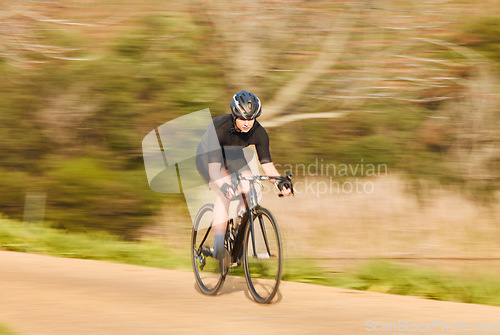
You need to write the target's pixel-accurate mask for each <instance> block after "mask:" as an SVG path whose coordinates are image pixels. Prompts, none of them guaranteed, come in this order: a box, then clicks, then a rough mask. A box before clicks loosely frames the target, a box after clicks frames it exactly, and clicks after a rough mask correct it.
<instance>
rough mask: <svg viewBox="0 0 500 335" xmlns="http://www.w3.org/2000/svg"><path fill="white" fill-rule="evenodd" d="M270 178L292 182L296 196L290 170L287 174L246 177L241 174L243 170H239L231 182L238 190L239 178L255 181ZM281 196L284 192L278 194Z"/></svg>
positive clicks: (291, 187) (291, 185)
mask: <svg viewBox="0 0 500 335" xmlns="http://www.w3.org/2000/svg"><path fill="white" fill-rule="evenodd" d="M270 179H276V180H280V181H284V182H289V183H290V189H291V191H292V195H293V196H295V194H294V192H293V183H292V174H291V173H290V172H287V173H286V174H285V176H284V177H283V176H260V175H257V176H252V177H245V176H243V175H242V174H241V172H238V174H237V175H232V176H231V183H232V184H233V189H234V190H235V191H236V188H237V185H238V180H248V181H250V182H255V181H262V180H270ZM278 196H279V197H282V196H283V194H281V193H280V194H278Z"/></svg>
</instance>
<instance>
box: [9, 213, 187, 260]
mask: <svg viewBox="0 0 500 335" xmlns="http://www.w3.org/2000/svg"><path fill="white" fill-rule="evenodd" d="M0 249H1V250H9V251H19V252H31V253H40V254H47V255H54V256H60V257H68V258H81V259H94V260H105V261H110V262H116V263H125V264H135V265H143V266H152V267H159V268H189V266H190V262H189V257H188V255H186V254H185V253H183V251H174V250H170V249H169V248H167V247H166V246H165V245H164V244H163V243H161V242H159V241H142V242H140V243H138V242H127V241H124V240H122V239H120V238H118V237H116V236H114V235H111V234H108V233H105V232H92V233H87V234H86V233H75V232H73V233H70V232H68V231H64V230H61V229H54V228H49V227H44V226H41V225H37V224H22V223H20V222H15V221H12V220H7V219H1V218H0Z"/></svg>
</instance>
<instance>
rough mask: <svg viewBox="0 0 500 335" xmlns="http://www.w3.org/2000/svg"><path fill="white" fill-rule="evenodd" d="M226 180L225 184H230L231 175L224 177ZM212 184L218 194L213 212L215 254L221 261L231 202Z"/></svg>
mask: <svg viewBox="0 0 500 335" xmlns="http://www.w3.org/2000/svg"><path fill="white" fill-rule="evenodd" d="M226 178H227V180H224V182H227V183H228V184H230V183H231V178H230V177H229V174H228V175H227V176H226V177H224V179H226ZM211 184H212V190H214V192H215V194H216V197H215V202H214V212H213V215H214V217H213V222H212V226H213V228H214V232H215V237H214V249H215V250H214V253H215V256H216V257H217V258H219V259H220V257H222V255H223V254H222V253H223V251H224V237H225V234H226V226H227V221H228V219H229V204H230V202H231V201H230V200H229V199H227V198H226V197H225V196H224V195H223V194H222V191H221V190H220V189H219V188H218V187H217V186H216V185H215V183H211Z"/></svg>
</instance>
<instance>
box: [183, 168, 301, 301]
mask: <svg viewBox="0 0 500 335" xmlns="http://www.w3.org/2000/svg"><path fill="white" fill-rule="evenodd" d="M269 179H277V180H281V181H287V182H289V183H290V186H291V190H292V194H293V185H292V181H291V180H292V174H291V173H287V174H286V177H282V176H279V177H267V176H253V177H244V176H242V175H241V173H238V174H237V175H236V177H235V178H233V189H235V188H236V186H235V185H237V183H238V182H239V181H240V180H247V181H249V183H250V191H249V193H248V195H245V194H241V196H242V198H243V202H244V204H245V210H246V211H245V214H244V216H243V217H242V218H241V222H236V221H235V219H230V220H229V221H228V223H227V227H226V235H225V241H224V247H225V249H226V250H227V255H228V257H229V258H230V267H231V268H234V267H237V266H239V265H241V264H243V269H244V275H245V280H246V283H247V287H248V290H249V291H250V294H251V295H252V297H253V299H254V300H255V301H256V302H258V303H263V304H264V303H270V302H271V300H272V299H273V298H274V296H275V295H276V293H277V292H278V287H279V284H280V282H281V275H282V271H283V264H282V263H283V255H282V242H281V235H280V232H279V228H278V224H277V222H276V219H275V218H274V216H273V214H272V213H271V212H270V211H269V210H268V209H266V208H264V207H261V206H260V205H259V204H258V194H257V190H256V184H259V185H260V184H261V182H262V181H263V180H269ZM279 196H282V194H279ZM212 212H213V204H210V203H207V204H205V205H203V206H202V207H201V208H200V210H199V211H198V213H197V215H196V219H195V224H194V227H193V232H192V239H191V242H192V247H191V256H192V257H191V258H192V263H193V269H194V273H195V278H196V283H197V285H198V287H199V288H200V290H201V292H202V293H204V294H206V295H216V294H217V293H218V292H219V291H220V289H221V288H222V285H223V283H224V281H225V279H226V275H227V271H223V270H222V271H221V270H220V267H219V260H218V259H216V258H215V256H214V250H213V247H211V246H210V243H212V241H213V240H214V235H213V230H212Z"/></svg>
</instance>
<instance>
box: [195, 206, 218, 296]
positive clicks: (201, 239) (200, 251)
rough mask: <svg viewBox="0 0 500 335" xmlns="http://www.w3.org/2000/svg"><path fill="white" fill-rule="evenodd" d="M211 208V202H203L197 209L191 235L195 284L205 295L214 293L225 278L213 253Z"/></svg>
mask: <svg viewBox="0 0 500 335" xmlns="http://www.w3.org/2000/svg"><path fill="white" fill-rule="evenodd" d="M213 210H214V206H213V205H212V204H205V205H204V206H203V207H202V208H201V209H200V210H199V211H198V214H197V215H196V220H195V223H194V226H193V232H192V235H191V243H192V246H191V259H192V262H193V269H194V276H195V279H196V284H198V287H199V288H200V290H201V292H202V293H203V294H207V295H216V294H217V292H219V290H220V289H221V287H222V284H223V283H224V280H225V278H226V276H225V275H223V274H222V273H221V271H220V266H219V261H218V260H217V259H216V258H215V255H214V247H213V242H214V229H212V219H213Z"/></svg>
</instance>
